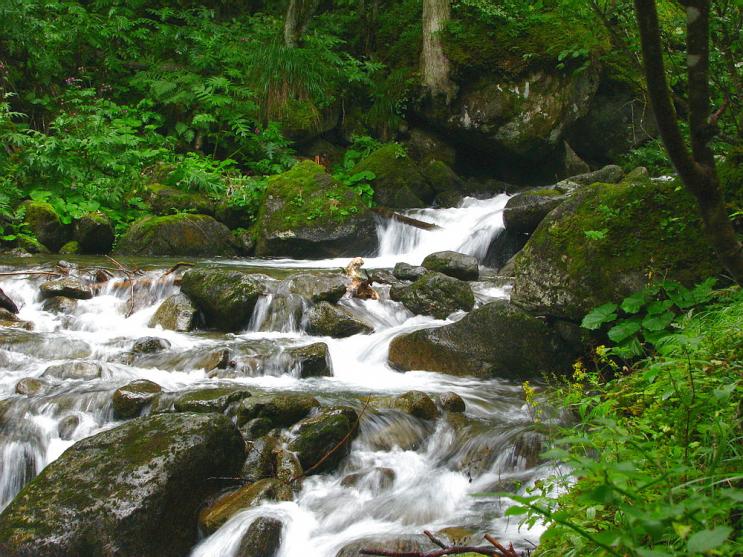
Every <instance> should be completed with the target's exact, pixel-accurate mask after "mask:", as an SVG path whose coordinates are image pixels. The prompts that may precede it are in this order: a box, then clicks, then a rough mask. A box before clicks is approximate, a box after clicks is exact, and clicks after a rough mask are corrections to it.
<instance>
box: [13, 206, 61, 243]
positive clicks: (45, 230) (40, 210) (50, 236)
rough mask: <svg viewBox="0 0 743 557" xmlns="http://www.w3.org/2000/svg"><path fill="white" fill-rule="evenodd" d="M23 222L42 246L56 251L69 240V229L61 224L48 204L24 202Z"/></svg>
mask: <svg viewBox="0 0 743 557" xmlns="http://www.w3.org/2000/svg"><path fill="white" fill-rule="evenodd" d="M23 208H24V209H25V211H26V212H25V216H24V222H25V223H26V224H27V225H28V227H29V228H30V229H31V232H33V234H34V236H36V238H37V239H38V240H39V242H41V243H42V244H43V245H44V246H46V247H47V248H49V249H50V250H52V251H57V250H58V249H59V248H61V247H62V246H63V245H64V244H65V243H66V242H67V241H68V240H69V239H70V229H69V227H68V226H66V225H64V224H62V221H61V220H60V218H59V215H58V214H57V212H56V211H55V210H54V207H52V206H51V205H50V204H49V203H44V202H42V201H26V202H25V203H24V204H23Z"/></svg>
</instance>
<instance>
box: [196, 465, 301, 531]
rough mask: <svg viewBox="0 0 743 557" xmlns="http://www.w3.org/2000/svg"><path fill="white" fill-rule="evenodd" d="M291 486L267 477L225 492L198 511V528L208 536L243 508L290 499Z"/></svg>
mask: <svg viewBox="0 0 743 557" xmlns="http://www.w3.org/2000/svg"><path fill="white" fill-rule="evenodd" d="M291 499H292V493H291V488H290V487H289V486H287V485H286V484H282V483H281V482H279V481H278V480H276V479H273V478H267V479H265V480H258V481H257V482H255V483H252V484H249V485H246V486H243V487H241V488H240V489H237V490H235V491H232V492H230V493H226V494H225V495H222V496H221V497H219V498H218V499H217V500H216V501H214V502H213V503H212V504H211V505H209V506H207V507H205V508H204V509H203V510H202V511H201V512H200V513H199V528H200V529H201V531H202V532H204V534H206V535H207V536H210V535H211V534H213V533H214V532H216V531H217V530H218V529H219V528H220V527H221V526H222V525H224V523H225V522H227V521H228V520H229V519H230V518H232V517H233V516H234V515H235V514H237V513H238V512H240V511H241V510H243V509H247V508H250V507H253V506H255V505H257V504H259V503H262V502H263V501H291Z"/></svg>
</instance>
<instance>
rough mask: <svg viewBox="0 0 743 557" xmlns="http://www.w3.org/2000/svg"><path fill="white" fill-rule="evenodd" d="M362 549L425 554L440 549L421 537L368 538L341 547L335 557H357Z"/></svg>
mask: <svg viewBox="0 0 743 557" xmlns="http://www.w3.org/2000/svg"><path fill="white" fill-rule="evenodd" d="M362 549H370V550H371V549H382V550H384V551H396V552H403V553H408V552H409V553H426V552H429V551H433V550H436V549H441V548H440V547H439V546H437V545H434V544H433V543H432V542H431V540H429V539H428V538H427V537H425V536H423V535H409V536H386V535H380V536H369V537H366V538H362V539H360V540H357V541H355V542H351V543H349V544H347V545H345V546H344V547H343V549H341V550H340V551H339V552H338V553H336V554H335V557H358V556H359V555H360V553H359V552H360V551H361V550H362Z"/></svg>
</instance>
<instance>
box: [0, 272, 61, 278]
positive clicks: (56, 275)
mask: <svg viewBox="0 0 743 557" xmlns="http://www.w3.org/2000/svg"><path fill="white" fill-rule="evenodd" d="M39 275H46V276H51V277H61V276H62V273H57V272H54V271H8V272H5V273H0V277H16V276H39Z"/></svg>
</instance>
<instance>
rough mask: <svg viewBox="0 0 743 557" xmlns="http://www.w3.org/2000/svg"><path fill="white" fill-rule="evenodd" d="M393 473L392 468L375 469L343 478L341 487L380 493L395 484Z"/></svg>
mask: <svg viewBox="0 0 743 557" xmlns="http://www.w3.org/2000/svg"><path fill="white" fill-rule="evenodd" d="M395 477H396V474H395V471H394V470H393V469H392V468H382V467H379V466H378V467H375V468H372V469H371V470H364V471H361V472H355V473H353V474H348V475H346V476H343V479H342V480H341V485H342V486H343V487H358V488H367V489H371V490H372V491H374V492H380V491H384V490H387V489H389V488H391V487H392V485H393V484H394V483H395Z"/></svg>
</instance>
